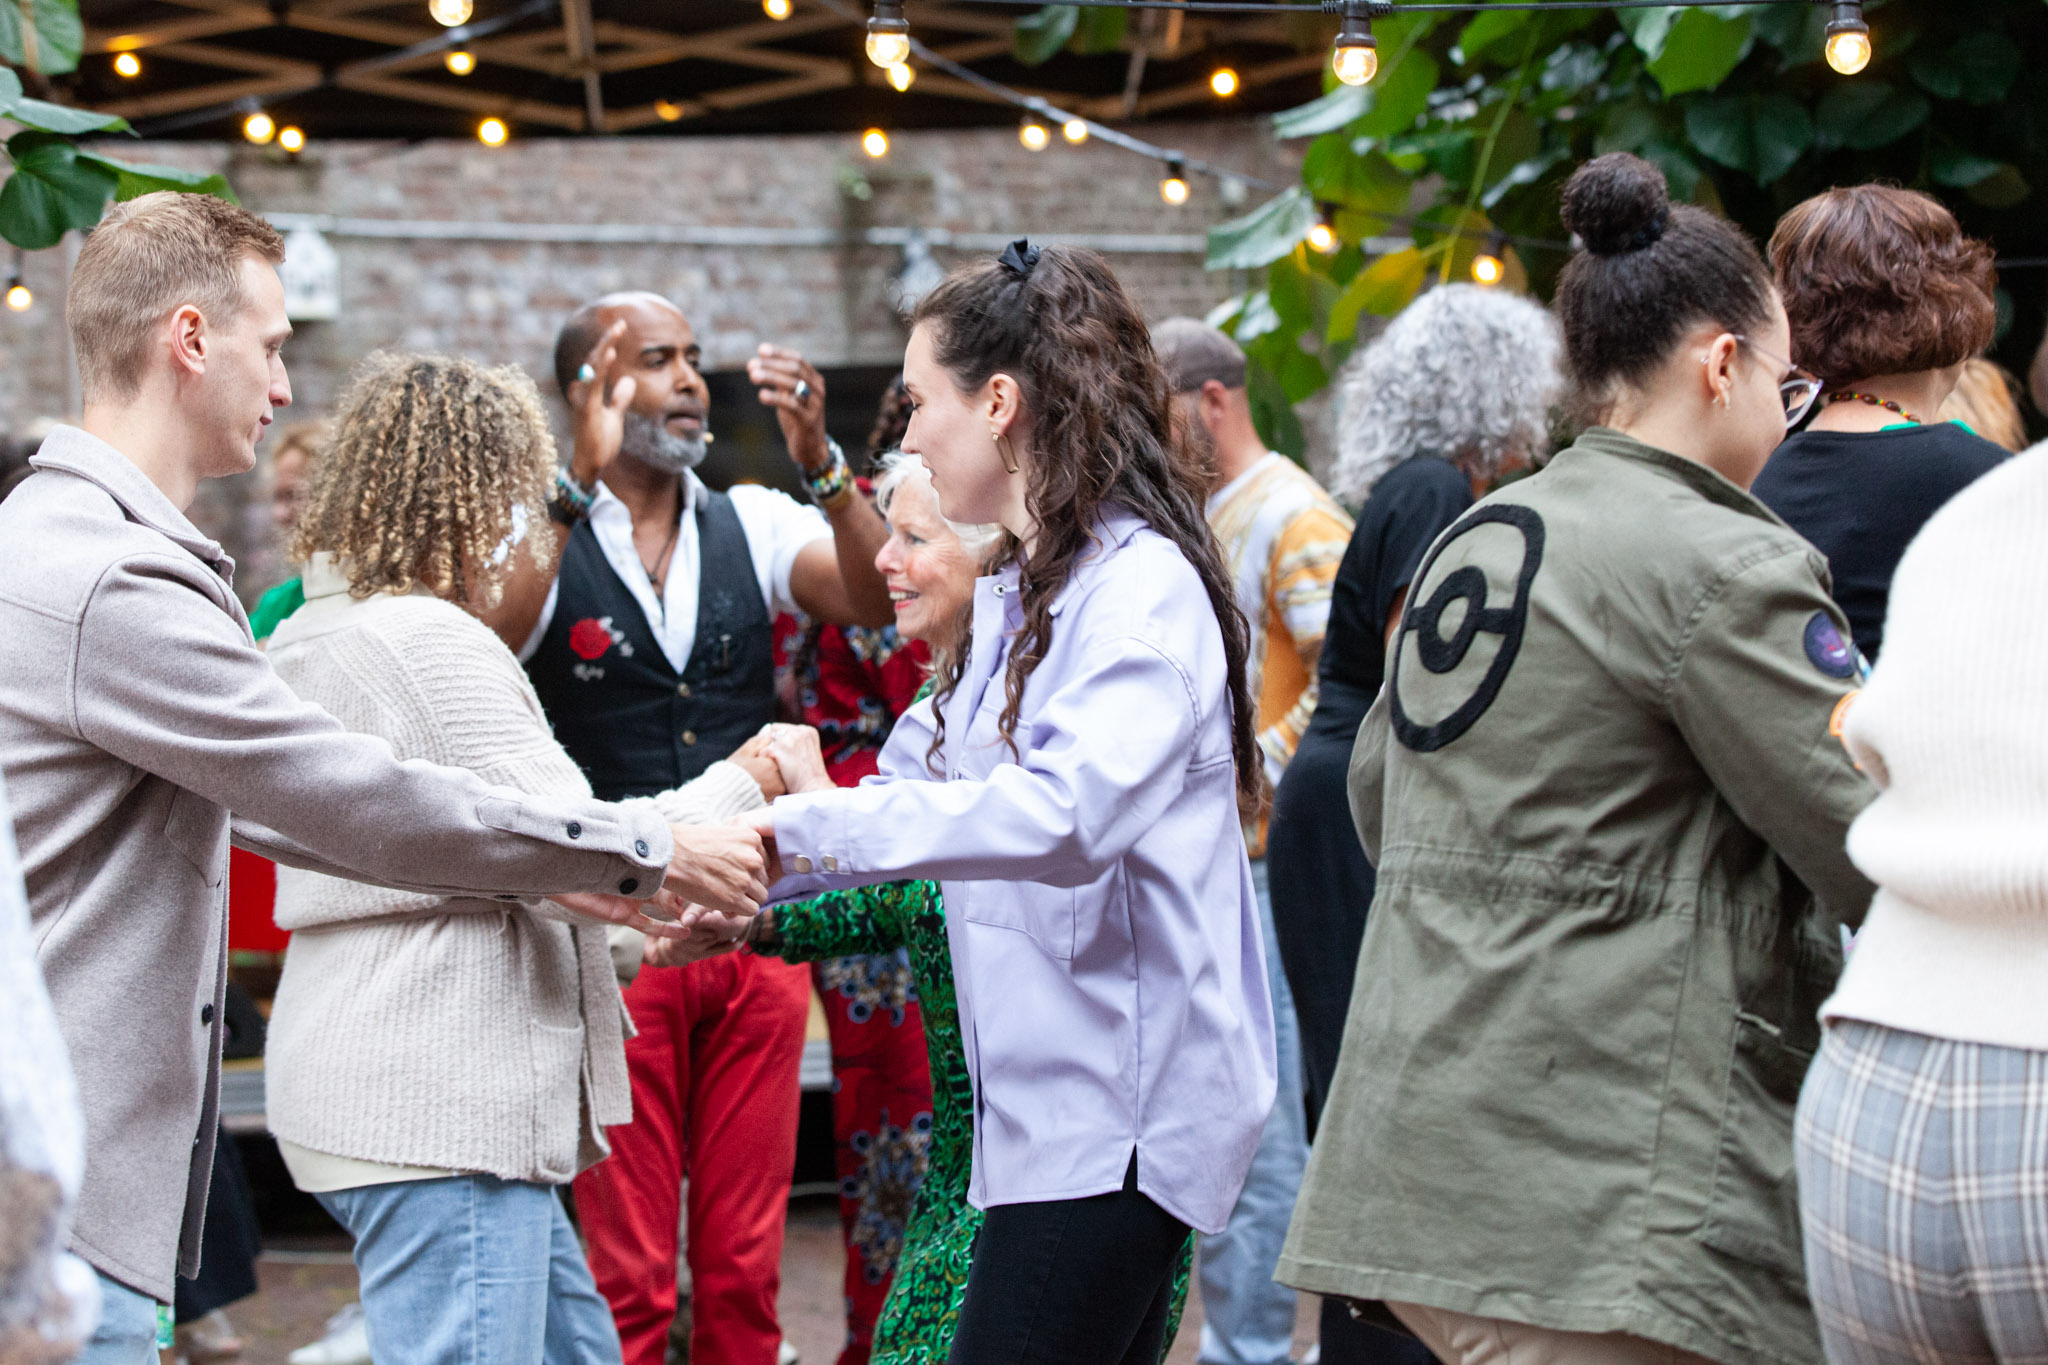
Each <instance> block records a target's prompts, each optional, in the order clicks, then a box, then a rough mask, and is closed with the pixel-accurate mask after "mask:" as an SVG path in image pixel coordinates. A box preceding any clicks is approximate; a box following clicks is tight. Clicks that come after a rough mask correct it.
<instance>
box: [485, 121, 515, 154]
mask: <svg viewBox="0 0 2048 1365" xmlns="http://www.w3.org/2000/svg"><path fill="white" fill-rule="evenodd" d="M511 136H512V130H511V129H510V128H508V127H506V126H505V120H503V119H501V118H487V119H485V120H484V121H483V122H482V123H479V124H478V125H477V126H476V140H477V141H478V142H481V143H483V144H484V146H486V147H502V146H504V145H505V142H506V139H508V138H510V137H511Z"/></svg>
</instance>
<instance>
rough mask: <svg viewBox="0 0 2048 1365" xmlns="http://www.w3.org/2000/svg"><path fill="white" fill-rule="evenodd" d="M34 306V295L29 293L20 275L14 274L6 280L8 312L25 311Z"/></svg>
mask: <svg viewBox="0 0 2048 1365" xmlns="http://www.w3.org/2000/svg"><path fill="white" fill-rule="evenodd" d="M35 306H36V296H35V295H34V294H32V293H30V292H29V287H28V286H27V285H25V284H23V283H22V282H21V276H19V275H16V276H14V277H13V278H12V279H10V280H8V281H7V311H9V312H10V313H26V312H27V311H28V310H29V309H31V308H33V307H35Z"/></svg>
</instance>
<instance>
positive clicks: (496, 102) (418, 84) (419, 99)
mask: <svg viewBox="0 0 2048 1365" xmlns="http://www.w3.org/2000/svg"><path fill="white" fill-rule="evenodd" d="M335 84H337V85H339V86H340V87H341V88H342V89H344V90H356V91H360V92H362V93H363V94H366V95H383V96H385V97H386V98H388V99H395V100H412V101H414V102H416V103H419V104H435V105H439V106H440V107H441V108H443V109H461V110H464V111H465V112H468V113H472V114H495V115H497V116H498V117H499V118H503V119H511V120H513V121H515V122H521V123H545V124H547V125H549V126H550V127H554V128H566V129H569V130H570V131H572V132H581V131H583V128H584V122H583V120H584V111H583V110H581V109H574V108H571V107H570V106H568V105H566V104H555V103H553V102H551V101H548V100H521V99H507V98H506V97H505V96H503V95H494V94H492V93H491V92H489V91H488V90H463V89H460V88H458V87H456V86H449V85H428V84H426V83H425V82H422V81H408V80H400V79H397V78H395V77H392V76H386V75H382V74H377V75H357V76H350V75H342V76H341V77H339V78H338V79H337V80H336V81H335Z"/></svg>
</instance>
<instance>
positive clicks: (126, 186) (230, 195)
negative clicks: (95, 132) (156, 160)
mask: <svg viewBox="0 0 2048 1365" xmlns="http://www.w3.org/2000/svg"><path fill="white" fill-rule="evenodd" d="M78 159H79V160H80V161H90V162H93V163H95V164H97V165H100V166H104V167H106V168H107V169H108V170H110V171H112V172H113V173H114V174H115V176H116V177H117V182H116V185H115V188H114V198H116V199H117V200H120V201H122V202H123V203H125V202H127V201H128V200H130V199H134V198H137V197H138V196H141V195H145V194H153V193H155V192H156V191H158V190H178V191H181V192H183V193H186V194H211V195H214V196H216V197H218V198H221V199H225V200H227V201H228V202H229V203H230V204H235V203H240V202H241V201H240V200H238V199H236V198H235V192H234V190H233V189H231V188H229V186H228V178H227V177H226V176H224V175H219V174H214V173H211V172H207V171H188V170H183V169H181V168H179V167H177V166H156V165H151V164H149V163H147V162H141V161H116V160H115V159H114V158H113V157H110V156H101V155H100V154H99V153H97V152H92V151H85V150H81V151H80V152H79V153H78Z"/></svg>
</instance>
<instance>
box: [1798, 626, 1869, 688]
mask: <svg viewBox="0 0 2048 1365" xmlns="http://www.w3.org/2000/svg"><path fill="white" fill-rule="evenodd" d="M1806 657H1807V659H1808V661H1809V662H1811V663H1812V664H1813V666H1814V667H1815V668H1817V669H1819V670H1820V671H1821V672H1822V673H1824V674H1826V675H1827V676H1828V677H1830V678H1853V677H1855V676H1856V671H1857V670H1856V647H1855V646H1854V645H1852V644H1850V643H1849V642H1848V641H1847V640H1845V639H1843V638H1842V628H1841V627H1840V626H1838V625H1836V624H1835V622H1834V618H1833V617H1831V616H1829V615H1828V614H1827V613H1826V612H1824V611H1817V612H1815V613H1814V614H1813V618H1812V619H1811V620H1809V621H1808V622H1807V623H1806Z"/></svg>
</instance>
